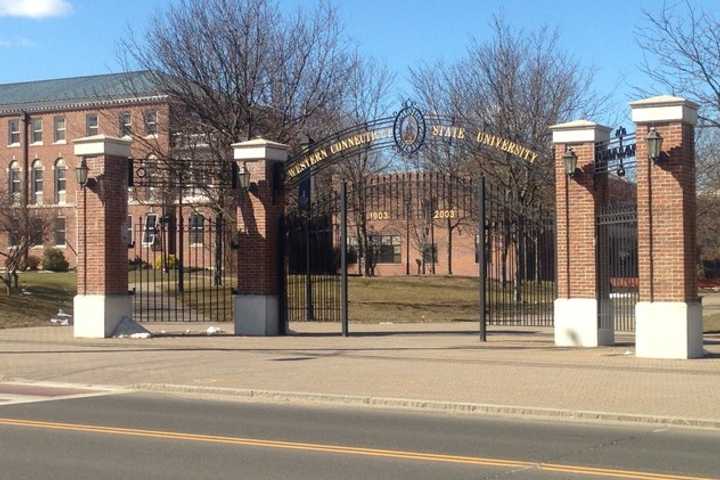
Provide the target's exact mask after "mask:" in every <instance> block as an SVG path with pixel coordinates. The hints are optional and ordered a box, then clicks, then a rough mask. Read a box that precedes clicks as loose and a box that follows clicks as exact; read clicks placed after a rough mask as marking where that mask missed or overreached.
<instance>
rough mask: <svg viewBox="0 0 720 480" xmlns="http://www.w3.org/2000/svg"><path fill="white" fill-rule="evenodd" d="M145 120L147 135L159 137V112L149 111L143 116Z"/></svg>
mask: <svg viewBox="0 0 720 480" xmlns="http://www.w3.org/2000/svg"><path fill="white" fill-rule="evenodd" d="M143 118H144V120H145V135H157V112H156V111H154V110H153V111H147V112H145V113H144V114H143Z"/></svg>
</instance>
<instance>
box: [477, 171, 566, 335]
mask: <svg viewBox="0 0 720 480" xmlns="http://www.w3.org/2000/svg"><path fill="white" fill-rule="evenodd" d="M481 190H482V191H484V192H485V193H484V208H483V209H482V212H481V214H482V217H483V223H484V224H485V229H484V231H485V235H484V239H483V240H484V252H485V253H484V258H483V261H481V262H480V264H481V265H484V266H485V268H484V274H482V276H483V277H484V279H483V280H484V282H485V288H484V291H485V299H484V303H485V311H486V312H487V313H486V315H487V324H488V325H507V326H534V327H551V326H553V315H554V305H553V302H554V300H555V296H556V290H555V221H554V215H553V212H552V211H551V210H548V209H546V208H545V207H543V206H540V205H532V204H527V203H526V202H522V201H520V200H519V199H517V198H513V197H512V196H511V195H509V194H508V192H506V191H504V190H503V189H500V188H498V187H496V186H493V185H491V184H489V183H488V184H485V182H483V186H482V188H481ZM480 201H482V200H480ZM481 270H482V269H481Z"/></svg>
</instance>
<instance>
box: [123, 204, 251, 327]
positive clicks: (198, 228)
mask: <svg viewBox="0 0 720 480" xmlns="http://www.w3.org/2000/svg"><path fill="white" fill-rule="evenodd" d="M225 230H226V229H225V228H224V226H223V223H222V222H221V221H216V220H210V219H206V218H204V217H202V216H200V215H193V216H192V217H191V219H189V221H188V222H187V223H185V221H183V220H182V219H176V218H174V217H169V216H164V217H163V216H159V215H153V214H149V215H146V216H145V218H144V220H143V222H142V223H137V224H134V225H132V228H130V232H129V238H130V239H131V242H130V245H129V248H128V268H129V275H128V285H129V289H130V291H131V292H133V294H134V295H133V308H134V314H133V318H135V319H136V320H138V321H140V322H229V321H232V320H233V298H232V294H233V291H234V289H235V287H236V286H237V274H236V272H237V261H236V257H235V250H233V249H232V248H231V246H230V241H229V235H228V234H227V232H226V231H225Z"/></svg>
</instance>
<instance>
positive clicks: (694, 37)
mask: <svg viewBox="0 0 720 480" xmlns="http://www.w3.org/2000/svg"><path fill="white" fill-rule="evenodd" d="M645 19H646V22H645V24H644V25H642V26H641V27H640V28H638V30H637V32H636V36H637V41H638V44H639V45H640V47H641V48H642V50H643V51H644V53H645V61H644V64H643V72H644V73H645V74H646V75H647V76H648V77H649V78H650V79H651V80H653V81H654V82H655V84H656V85H654V87H655V88H656V89H657V87H662V90H664V91H666V92H670V93H672V94H674V95H681V96H684V97H687V98H689V99H690V100H693V101H695V102H697V103H698V104H699V105H700V110H699V112H698V117H699V119H700V125H701V126H703V127H705V126H712V127H715V128H717V127H720V20H718V18H716V17H715V16H714V15H713V14H712V13H710V12H709V11H705V10H701V9H698V8H696V7H695V6H694V5H693V3H692V2H691V1H689V0H686V1H684V2H681V3H680V4H679V3H673V4H668V3H663V5H662V7H661V8H659V9H658V10H657V11H656V13H655V12H645ZM645 93H647V92H645Z"/></svg>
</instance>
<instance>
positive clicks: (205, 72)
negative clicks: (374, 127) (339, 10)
mask: <svg viewBox="0 0 720 480" xmlns="http://www.w3.org/2000/svg"><path fill="white" fill-rule="evenodd" d="M120 48H121V49H122V51H123V52H124V62H125V64H126V65H128V67H127V69H130V68H140V69H143V70H147V71H148V74H147V75H148V81H149V82H150V83H151V84H152V85H153V86H154V87H155V89H157V90H160V91H161V92H162V93H163V94H165V95H167V98H168V99H169V102H170V110H169V112H168V113H167V115H168V117H169V118H168V123H167V128H168V129H169V131H168V132H166V133H167V135H166V136H163V135H162V134H161V135H158V136H157V137H156V138H153V139H150V140H148V139H147V138H145V136H144V135H135V134H133V138H134V139H136V140H137V142H138V144H139V145H142V146H143V147H144V149H145V150H147V152H148V155H152V156H154V157H155V159H156V163H158V165H159V168H160V169H161V170H163V172H164V174H165V175H166V176H168V177H170V178H171V179H173V181H174V180H175V179H178V178H182V177H183V175H184V176H185V178H187V176H188V175H189V176H191V177H192V176H200V177H205V178H210V180H213V179H216V180H217V181H210V182H205V183H200V182H198V183H197V185H196V186H197V187H198V188H200V189H203V188H204V189H205V190H206V191H205V192H204V195H205V197H206V198H207V199H208V200H209V202H210V203H211V204H212V205H213V206H214V207H215V208H216V209H217V210H218V211H223V210H224V209H225V208H226V207H227V206H228V205H227V204H226V199H227V197H228V196H229V192H228V191H227V190H228V189H227V188H218V187H219V186H221V185H223V182H222V180H223V179H227V178H229V174H228V172H229V168H230V166H229V162H230V161H231V158H232V156H231V155H230V154H229V152H228V147H229V145H231V144H232V143H234V142H238V141H242V140H245V139H251V138H253V137H255V136H263V137H266V138H268V139H272V140H274V141H279V142H284V143H289V144H291V145H295V144H297V143H298V140H299V137H300V134H302V133H309V132H315V131H317V130H318V129H320V128H321V126H322V121H321V120H322V119H323V118H326V117H335V116H337V112H339V111H340V108H341V106H342V102H343V99H344V96H343V94H344V91H345V87H346V84H347V81H348V79H349V77H350V75H351V73H352V71H353V67H354V65H353V57H352V55H351V50H350V48H349V44H348V42H347V41H346V39H345V36H344V35H343V32H342V28H341V25H340V22H339V20H338V18H337V15H336V12H335V10H334V9H333V8H332V7H331V6H329V5H327V4H324V3H323V4H320V5H319V6H318V7H316V8H314V9H311V10H303V9H297V10H296V11H294V12H291V13H289V14H285V13H284V12H282V11H281V9H280V7H279V6H278V5H277V4H276V3H275V2H273V1H272V0H180V1H179V2H177V3H174V4H173V5H171V6H169V7H168V8H167V9H166V10H164V11H162V12H161V13H159V14H157V15H156V16H155V17H153V18H152V19H151V21H150V24H149V27H148V29H147V31H146V32H143V33H142V34H140V35H138V34H136V33H134V32H130V34H129V35H128V37H127V38H126V39H125V40H124V41H123V42H122V43H121V45H120ZM131 87H133V88H134V89H135V91H136V92H137V96H138V97H142V96H143V94H144V88H143V87H144V86H143V85H131ZM318 135H319V133H318ZM157 139H160V141H157ZM188 143H195V144H199V145H202V146H203V154H202V157H201V158H198V157H195V156H192V155H190V154H189V153H188V149H187V148H185V147H187V144H188ZM179 144H182V145H183V146H184V153H183V154H182V155H179V154H176V153H177V152H175V151H174V148H175V147H176V146H177V145H179ZM191 150H192V149H191ZM213 177H214V178H213ZM175 183H177V182H175ZM208 186H209V188H208ZM224 187H228V185H224Z"/></svg>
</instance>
